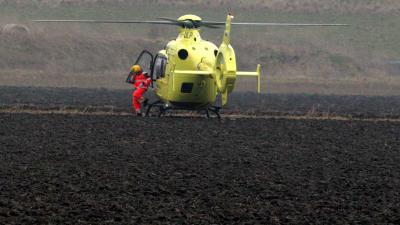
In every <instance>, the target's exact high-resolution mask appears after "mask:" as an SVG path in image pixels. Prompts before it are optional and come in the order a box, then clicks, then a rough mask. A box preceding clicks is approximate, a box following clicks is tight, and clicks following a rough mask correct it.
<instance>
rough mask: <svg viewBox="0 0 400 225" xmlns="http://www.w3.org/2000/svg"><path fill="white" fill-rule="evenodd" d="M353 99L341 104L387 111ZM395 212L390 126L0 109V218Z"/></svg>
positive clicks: (271, 220) (50, 220) (100, 96)
mask: <svg viewBox="0 0 400 225" xmlns="http://www.w3.org/2000/svg"><path fill="white" fill-rule="evenodd" d="M12 90H17V91H14V92H12ZM77 90H79V91H77ZM29 91H31V92H32V93H29ZM125 94H126V92H123V91H121V92H111V91H107V90H80V89H76V90H75V89H63V90H57V89H40V90H38V89H13V88H2V89H1V92H0V100H1V103H2V104H3V105H13V104H16V103H20V104H26V103H32V104H35V105H41V106H43V107H46V104H47V105H52V104H53V105H57V104H59V105H60V106H66V105H68V104H71V105H75V106H82V107H84V105H85V104H88V103H91V104H93V105H98V106H101V105H111V106H113V105H114V106H115V107H121V109H123V110H125V109H126V108H129V96H128V97H127V96H125ZM127 94H129V92H128V93H127ZM35 96H37V97H35ZM92 97H96V98H92ZM250 97H251V96H250ZM235 98H237V99H236V100H235ZM246 98H247V97H246V95H240V96H238V97H232V99H233V101H232V102H235V101H236V102H238V103H239V107H243V106H247V105H246V104H245V103H244V101H245V100H244V99H246ZM266 98H268V100H265V99H261V97H260V98H258V99H257V98H256V99H255V101H261V102H263V101H265V102H268V104H266V105H265V106H264V107H265V108H268V110H269V109H270V108H274V109H277V110H281V111H283V112H284V111H285V110H290V108H291V107H290V105H292V106H293V108H296V107H298V109H301V108H302V107H304V108H307V107H308V106H307V107H306V105H310V104H311V103H312V104H315V102H318V101H316V99H321V101H323V102H328V103H327V104H330V103H329V102H331V101H335V99H336V98H335V97H333V96H332V97H331V98H330V97H327V98H326V99H323V98H322V97H320V96H287V97H284V96H271V97H269V96H267V97H266ZM275 98H276V99H280V100H282V99H284V98H286V99H287V100H286V101H278V100H276V99H275ZM346 98H347V97H337V99H346ZM364 98H365V99H368V98H367V97H355V99H358V100H359V101H360V102H359V103H357V101H356V102H355V103H354V104H353V105H351V104H348V105H347V106H348V107H349V108H350V109H354V110H355V111H357V112H365V110H370V111H372V112H378V113H380V112H385V113H386V112H388V111H387V110H388V108H382V109H381V110H379V107H377V106H376V105H375V104H374V103H377V102H379V101H378V100H374V99H375V98H371V99H372V100H371V101H370V102H371V104H370V105H368V104H366V103H367V102H369V101H367V100H365V101H364V100H363V99H364ZM395 98H396V97H393V99H395ZM290 99H296V101H290ZM332 99H333V100H332ZM385 99H386V98H382V100H385ZM387 99H388V100H387V101H386V104H387V105H388V107H393V109H397V110H398V109H399V103H395V102H391V100H390V99H391V98H387ZM125 100H126V101H128V104H127V103H126V102H125ZM301 100H303V102H302V101H301ZM102 101H103V103H102ZM313 102H314V103H313ZM344 102H345V101H344ZM232 104H233V103H232ZM284 104H288V105H289V106H287V105H286V106H285V105H284ZM382 104H384V103H382ZM357 105H358V106H360V105H362V106H363V107H362V108H358V109H357V107H356V106H357ZM347 106H346V107H347ZM280 107H281V108H280ZM346 107H345V109H346ZM336 109H340V106H338V105H337V106H336ZM343 112H344V113H345V111H343ZM397 112H398V111H397ZM350 113H352V112H351V110H350ZM399 215H400V123H396V122H365V121H352V120H349V121H334V120H287V119H235V120H230V119H223V120H221V121H218V120H216V119H215V120H214V119H211V120H207V119H204V118H169V117H164V118H136V117H132V116H95V115H90V114H89V115H54V114H48V115H39V114H37V115H35V114H23V113H13V114H7V113H0V224H400V216H399Z"/></svg>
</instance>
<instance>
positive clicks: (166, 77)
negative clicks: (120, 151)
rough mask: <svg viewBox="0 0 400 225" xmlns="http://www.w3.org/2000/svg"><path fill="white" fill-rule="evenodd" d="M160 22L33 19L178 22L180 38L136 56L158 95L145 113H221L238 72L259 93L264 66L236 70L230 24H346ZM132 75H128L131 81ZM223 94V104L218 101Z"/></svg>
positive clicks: (194, 19)
mask: <svg viewBox="0 0 400 225" xmlns="http://www.w3.org/2000/svg"><path fill="white" fill-rule="evenodd" d="M158 19H159V20H156V21H108V20H34V22H84V23H133V24H161V25H176V26H179V27H180V28H179V34H178V37H177V38H176V40H172V41H170V42H169V43H168V44H167V45H166V47H165V49H163V50H161V51H159V52H158V53H157V54H156V55H155V56H153V54H152V53H150V52H149V51H147V50H144V51H143V52H142V53H141V54H140V55H139V57H138V59H137V60H136V62H135V64H138V65H140V66H141V67H142V68H143V70H144V72H147V73H148V74H149V75H150V76H151V78H152V80H153V84H154V86H153V88H154V89H153V91H154V93H155V95H156V99H155V100H153V101H152V102H151V103H148V102H147V101H146V102H145V106H147V110H146V116H149V115H150V113H151V110H152V108H153V107H155V106H156V107H158V109H159V111H158V115H159V116H161V115H162V114H164V113H165V111H167V110H169V109H184V110H197V111H202V110H204V111H205V112H206V115H207V117H210V114H209V111H211V112H214V113H215V114H216V115H217V117H218V118H220V114H219V110H220V108H221V107H220V106H224V105H226V103H227V102H228V95H229V94H230V93H231V92H232V91H233V90H234V88H235V83H236V78H237V76H248V77H254V78H257V92H258V93H260V92H261V84H260V67H261V66H260V65H257V69H256V71H254V72H246V71H238V70H237V65H236V56H235V51H234V49H233V47H232V46H231V44H230V43H231V25H256V26H257V25H258V26H347V24H293V23H248V22H241V23H234V22H232V19H233V16H232V15H231V14H228V15H227V17H226V21H225V22H213V21H203V20H202V19H201V18H200V17H199V16H196V15H184V16H181V17H179V18H178V19H177V20H175V19H169V18H158ZM220 26H225V30H224V33H223V40H222V43H221V44H220V46H219V47H217V46H216V45H215V44H213V43H212V42H209V41H206V40H203V39H202V38H201V36H200V28H201V27H206V28H219V27H220ZM128 80H129V76H128V78H127V81H128ZM218 95H221V102H220V104H219V105H220V106H215V103H216V99H217V96H218Z"/></svg>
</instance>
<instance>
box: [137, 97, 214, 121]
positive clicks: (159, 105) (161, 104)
mask: <svg viewBox="0 0 400 225" xmlns="http://www.w3.org/2000/svg"><path fill="white" fill-rule="evenodd" d="M143 106H144V107H147V109H146V114H145V116H146V117H149V116H152V115H151V110H152V109H153V108H154V107H156V108H158V112H157V113H156V115H157V117H161V116H162V115H165V113H166V112H167V111H169V110H173V109H177V110H185V109H184V108H174V107H171V106H166V105H165V103H164V102H162V101H161V100H158V101H155V102H153V103H150V104H149V103H147V101H145V102H144V104H143ZM220 109H221V107H218V106H210V107H207V108H203V109H200V110H197V111H198V112H201V111H204V112H205V115H206V117H207V118H211V113H210V112H212V113H214V114H215V115H216V116H217V118H218V119H221V114H220ZM186 110H188V109H186ZM190 110H192V109H190Z"/></svg>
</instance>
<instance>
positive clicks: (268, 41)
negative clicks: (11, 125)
mask: <svg viewBox="0 0 400 225" xmlns="http://www.w3.org/2000/svg"><path fill="white" fill-rule="evenodd" d="M228 12H232V13H233V14H234V15H235V21H237V22H240V21H250V22H299V23H303V22H304V23H348V24H351V26H350V27H321V28H316V27H308V28H304V27H303V28H299V27H298V28H286V27H264V28H259V27H243V26H241V27H239V26H235V27H234V28H233V40H232V45H233V46H234V47H235V50H236V54H237V59H238V61H239V68H240V69H241V70H253V69H255V66H256V64H257V63H260V64H261V65H262V68H263V91H264V92H266V93H321V94H340V95H343V94H360V95H399V94H400V43H399V36H400V23H399V20H400V19H399V18H400V17H399V14H400V2H399V1H394V0H368V1H367V0H329V1H328V0H319V1H317V0H303V1H300V0H291V1H290V0H286V1H285V0H269V1H268V0H252V1H224V0H220V1H218V0H217V1H215V0H213V1H183V0H174V1H166V0H152V1H128V0H119V1H111V0H102V1H100V0H47V1H40V0H36V1H28V0H14V1H9V0H0V25H1V27H3V26H4V25H6V24H10V23H16V24H24V25H26V26H27V27H28V28H29V34H24V33H13V34H10V33H7V32H5V31H3V32H2V33H1V34H0V59H1V60H0V84H1V85H7V86H51V87H60V86H61V87H89V88H98V87H103V88H110V89H126V88H129V86H127V85H126V84H124V78H125V76H126V73H127V70H128V68H129V65H130V64H131V63H132V61H134V59H135V58H136V57H137V55H138V54H139V53H140V51H141V50H142V49H148V50H150V51H152V52H156V51H158V50H159V49H162V48H163V47H164V46H165V44H166V43H167V42H168V41H169V40H171V39H174V38H175V37H176V35H177V29H176V28H175V27H168V26H159V25H153V26H148V25H115V24H114V25H100V24H97V25H93V24H60V23H56V24H37V23H32V22H30V21H31V20H32V19H115V20H117V19H121V20H154V19H155V18H157V17H170V18H178V17H179V16H181V15H183V14H196V15H199V16H200V17H202V18H203V19H204V20H216V21H224V19H225V16H226V14H227V13H228ZM221 34H222V29H204V30H203V31H202V37H203V39H208V40H210V41H213V42H214V43H216V44H217V45H219V43H220V41H221ZM238 89H239V90H240V91H247V90H254V89H255V83H254V82H253V81H252V80H248V79H240V80H239V82H238Z"/></svg>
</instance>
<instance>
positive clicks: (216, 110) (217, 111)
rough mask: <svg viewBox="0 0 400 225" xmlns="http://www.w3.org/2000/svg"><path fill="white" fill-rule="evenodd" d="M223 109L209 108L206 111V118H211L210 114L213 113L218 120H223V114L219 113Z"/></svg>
mask: <svg viewBox="0 0 400 225" xmlns="http://www.w3.org/2000/svg"><path fill="white" fill-rule="evenodd" d="M220 109H221V107H218V106H210V107H208V108H207V109H206V110H205V111H206V116H207V118H210V117H211V116H210V112H213V113H214V114H215V115H216V116H217V118H218V119H221V114H220V113H219V110H220Z"/></svg>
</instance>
